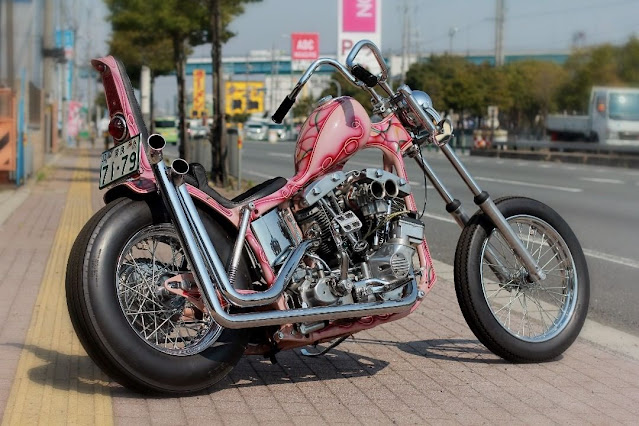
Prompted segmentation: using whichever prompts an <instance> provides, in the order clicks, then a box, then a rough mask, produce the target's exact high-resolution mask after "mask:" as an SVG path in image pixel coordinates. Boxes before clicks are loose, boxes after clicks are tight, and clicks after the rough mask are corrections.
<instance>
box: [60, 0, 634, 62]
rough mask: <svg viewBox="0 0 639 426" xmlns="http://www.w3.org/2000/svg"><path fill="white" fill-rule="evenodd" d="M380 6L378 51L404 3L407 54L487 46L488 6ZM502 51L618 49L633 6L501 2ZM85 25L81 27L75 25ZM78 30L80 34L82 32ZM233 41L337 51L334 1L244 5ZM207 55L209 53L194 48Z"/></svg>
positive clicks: (395, 38)
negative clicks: (581, 46) (308, 38)
mask: <svg viewBox="0 0 639 426" xmlns="http://www.w3.org/2000/svg"><path fill="white" fill-rule="evenodd" d="M66 1H67V2H70V1H74V2H76V4H77V3H78V2H79V3H81V4H86V5H87V8H86V9H85V10H86V12H85V13H87V15H88V16H86V18H84V19H81V20H80V22H81V26H84V27H85V28H87V31H91V33H93V34H94V36H93V38H94V39H95V43H94V45H93V46H92V47H93V49H92V50H93V51H94V52H95V53H106V52H100V51H99V50H100V49H101V48H102V49H106V43H105V42H101V40H105V39H106V38H108V33H109V28H108V24H107V23H106V22H105V20H104V18H105V16H106V13H107V12H106V8H105V6H104V4H103V3H102V1H101V0H85V1H86V3H85V2H84V1H82V0H66ZM378 1H381V2H382V49H383V50H384V52H385V53H386V52H388V51H390V52H397V53H399V52H400V51H401V44H402V43H401V40H402V27H403V23H404V19H403V18H404V14H403V8H404V5H406V7H407V8H408V9H409V11H410V14H409V16H410V25H409V27H410V28H411V38H412V40H413V41H414V42H415V43H414V44H415V46H413V47H412V48H413V49H416V48H417V49H418V50H419V51H421V53H423V54H430V53H431V52H434V53H441V52H444V51H446V50H448V48H449V42H450V39H449V35H448V34H449V31H450V29H451V28H457V32H456V33H455V35H454V37H453V52H456V53H460V54H463V53H465V52H467V51H490V50H493V49H494V44H495V25H494V16H495V3H496V1H495V0H437V1H436V0H378ZM505 4H506V12H505V31H504V49H505V51H506V53H508V52H513V51H531V50H566V49H569V48H570V47H571V44H572V41H573V36H574V34H575V33H577V32H583V33H584V34H585V44H587V45H591V44H600V43H613V44H621V43H624V42H625V41H626V40H627V39H628V38H629V37H630V36H631V35H632V34H637V35H638V36H639V0H533V1H530V0H527V1H525V0H505ZM82 24H86V25H82ZM83 29H84V28H83ZM231 30H232V31H234V32H235V33H236V34H237V35H236V36H235V37H234V38H232V39H231V40H230V41H229V42H228V43H227V44H226V45H225V46H224V54H225V55H233V56H235V55H237V56H244V55H246V54H247V53H248V51H249V50H270V49H272V48H273V47H275V48H276V49H282V50H288V49H289V48H290V46H289V45H290V33H292V32H317V33H319V34H320V52H321V53H325V54H333V53H335V51H336V50H337V0H262V1H261V2H258V3H253V4H248V5H246V11H245V13H244V14H243V15H241V16H239V17H237V18H236V19H235V20H234V21H233V22H232V24H231ZM202 51H203V52H204V54H205V55H206V54H208V52H209V49H206V48H205V49H202Z"/></svg>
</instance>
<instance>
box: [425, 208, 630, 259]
mask: <svg viewBox="0 0 639 426" xmlns="http://www.w3.org/2000/svg"><path fill="white" fill-rule="evenodd" d="M424 216H426V217H428V218H431V219H435V220H441V221H442V222H448V223H457V222H455V220H453V219H452V218H450V217H448V216H441V215H437V214H432V213H425V214H424ZM584 254H585V255H586V256H589V257H594V258H595V259H599V260H605V261H607V262H612V263H616V264H618V265H624V266H628V267H630V268H635V269H639V261H636V260H634V259H628V258H625V257H620V256H613V255H611V254H606V253H601V252H598V251H595V250H589V249H584Z"/></svg>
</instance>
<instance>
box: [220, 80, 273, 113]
mask: <svg viewBox="0 0 639 426" xmlns="http://www.w3.org/2000/svg"><path fill="white" fill-rule="evenodd" d="M264 92H265V88H264V82H263V81H227V82H226V95H225V97H224V100H225V102H226V108H225V110H226V113H227V114H228V115H236V114H254V113H258V112H264Z"/></svg>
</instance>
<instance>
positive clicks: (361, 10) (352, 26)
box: [342, 0, 377, 33]
mask: <svg viewBox="0 0 639 426" xmlns="http://www.w3.org/2000/svg"><path fill="white" fill-rule="evenodd" d="M376 3H377V0H342V31H344V32H356V33H368V32H371V33H372V32H375V23H376V18H377V17H376V16H375V11H376V10H377V7H376V6H377V5H376Z"/></svg>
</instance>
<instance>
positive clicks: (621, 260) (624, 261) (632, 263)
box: [584, 249, 639, 269]
mask: <svg viewBox="0 0 639 426" xmlns="http://www.w3.org/2000/svg"><path fill="white" fill-rule="evenodd" d="M584 254H585V255H586V256H589V257H594V258H595V259H600V260H606V261H608V262H612V263H617V264H619V265H624V266H628V267H630V268H635V269H639V262H638V261H636V260H634V259H628V258H626V257H620V256H613V255H611V254H606V253H601V252H598V251H594V250H589V249H584Z"/></svg>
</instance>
